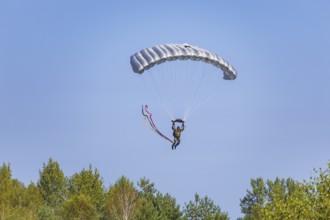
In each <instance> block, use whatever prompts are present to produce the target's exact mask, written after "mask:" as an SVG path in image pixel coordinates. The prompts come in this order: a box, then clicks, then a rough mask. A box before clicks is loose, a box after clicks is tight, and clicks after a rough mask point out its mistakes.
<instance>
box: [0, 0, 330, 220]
mask: <svg viewBox="0 0 330 220" xmlns="http://www.w3.org/2000/svg"><path fill="white" fill-rule="evenodd" d="M329 11H330V3H329V2H327V1H316V2H315V1H314V2H310V1H273V2H267V3H266V2H264V1H252V2H251V1H250V2H243V1H241V2H238V1H235V2H234V1H231V2H229V1H200V2H192V1H189V2H188V1H181V2H178V1H161V2H155V1H98V2H95V1H93V2H91V1H33V0H32V1H15V0H11V1H6V0H4V1H1V2H0V162H1V163H2V162H6V163H10V164H11V167H12V170H13V176H14V177H15V178H18V179H19V180H21V181H23V182H24V183H26V184H28V183H29V182H30V181H34V182H36V181H37V180H38V176H39V173H38V171H39V170H40V169H41V168H42V164H43V163H46V162H47V161H48V158H50V157H52V158H53V159H54V160H56V161H58V162H59V163H60V165H61V168H62V169H63V171H64V172H65V174H66V175H67V176H70V175H72V174H73V173H75V172H79V171H80V170H81V169H82V168H88V166H89V164H92V165H93V167H96V168H97V169H98V170H99V171H100V173H101V175H102V176H103V178H104V182H105V184H106V185H107V186H108V185H110V184H113V183H114V182H115V181H116V180H117V179H118V178H119V177H120V176H122V175H125V176H127V177H128V178H130V179H131V180H132V181H134V182H137V181H138V180H139V178H141V177H144V176H145V177H147V178H149V179H150V180H151V181H153V182H154V183H155V184H156V188H157V189H159V190H160V191H161V192H163V193H166V192H168V193H170V194H171V195H172V196H173V197H175V198H176V199H177V201H178V202H179V203H180V204H184V202H188V201H189V200H191V199H193V195H194V193H195V192H198V193H199V194H200V195H201V196H204V195H208V196H209V197H210V198H211V199H213V200H214V201H215V202H216V203H217V204H219V205H220V206H221V208H222V210H223V211H227V212H229V215H230V216H231V217H232V219H235V218H236V217H239V216H240V215H241V214H240V208H239V199H240V198H242V197H243V196H244V195H245V192H246V190H247V189H248V187H249V182H250V179H251V178H256V177H263V178H266V179H267V178H269V179H274V178H275V177H277V176H278V177H283V178H287V177H292V178H294V179H296V180H302V179H307V178H308V177H309V176H310V175H311V174H312V169H313V168H318V167H325V166H326V164H327V163H328V162H329V159H330V157H329V155H330V148H329V144H330V136H329V130H330V102H329V100H330V67H329V61H330V60H329V58H330V41H329V39H330V26H329V20H330V14H329ZM184 42H187V43H190V44H193V45H198V46H200V47H204V48H207V49H209V50H212V51H214V52H216V53H217V54H219V55H220V56H223V57H224V58H225V59H227V60H228V61H229V62H230V63H231V64H232V65H233V66H234V67H235V68H236V70H237V72H238V77H237V79H236V80H235V81H233V82H231V83H230V84H224V86H223V87H221V88H220V89H219V91H218V92H217V94H216V95H215V98H213V99H212V100H211V101H210V102H208V103H207V104H206V105H205V106H203V107H201V108H200V109H199V110H198V111H197V112H196V113H195V114H194V116H193V117H191V119H190V120H189V121H188V122H187V124H186V125H187V129H186V131H185V132H184V133H183V134H182V143H181V145H180V146H179V147H178V149H177V150H176V151H172V150H171V149H170V144H169V143H168V142H166V141H164V140H163V139H161V138H160V137H158V136H157V135H155V134H153V133H152V132H150V130H148V129H147V128H146V127H145V125H144V123H143V119H142V117H141V109H140V108H141V104H144V103H146V102H148V103H147V104H149V106H152V109H153V114H154V119H155V121H157V124H158V127H159V128H160V130H162V131H163V132H164V133H166V134H167V135H170V134H171V130H170V122H169V120H168V117H167V116H166V115H164V113H163V111H162V109H161V108H160V107H159V106H158V103H157V102H156V101H150V100H152V99H150V97H149V96H148V93H147V92H146V89H145V88H144V87H143V85H142V84H141V81H140V80H139V79H138V76H137V75H136V74H134V73H133V72H132V70H131V67H130V63H129V57H130V56H131V55H132V54H133V53H134V52H136V51H139V50H141V49H143V48H146V47H151V46H153V45H157V44H163V43H184Z"/></svg>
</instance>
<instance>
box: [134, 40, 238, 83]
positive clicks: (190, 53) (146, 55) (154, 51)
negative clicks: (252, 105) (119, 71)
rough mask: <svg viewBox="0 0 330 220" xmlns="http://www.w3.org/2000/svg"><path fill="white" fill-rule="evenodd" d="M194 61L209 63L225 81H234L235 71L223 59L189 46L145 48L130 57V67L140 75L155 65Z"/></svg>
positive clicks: (169, 45)
mask: <svg viewBox="0 0 330 220" xmlns="http://www.w3.org/2000/svg"><path fill="white" fill-rule="evenodd" d="M177 59H180V60H188V59H189V60H195V61H203V62H205V63H210V64H212V65H214V66H215V67H217V68H219V69H221V70H222V71H223V73H224V76H223V78H224V79H226V80H234V79H236V76H237V73H236V70H235V69H234V68H233V67H232V66H231V65H230V64H229V63H228V62H226V61H225V60H224V59H223V58H221V57H219V56H218V55H216V54H215V53H212V52H210V51H208V50H205V49H202V48H199V47H197V46H192V45H189V44H163V45H158V46H154V47H152V48H146V49H143V50H141V51H140V52H138V53H135V54H134V55H132V56H131V66H132V69H133V71H134V72H135V73H139V74H142V73H143V72H144V71H145V70H147V69H150V68H152V67H153V66H154V65H155V64H160V63H163V62H165V61H172V60H177Z"/></svg>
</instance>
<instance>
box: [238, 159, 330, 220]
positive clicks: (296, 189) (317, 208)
mask: <svg viewBox="0 0 330 220" xmlns="http://www.w3.org/2000/svg"><path fill="white" fill-rule="evenodd" d="M315 174H316V176H315V177H311V180H310V181H309V182H306V181H304V182H303V183H299V182H297V181H294V180H292V179H291V178H288V179H279V178H276V179H275V181H270V180H267V181H266V182H265V181H263V180H262V179H261V178H258V179H256V180H251V188H252V190H247V195H246V196H245V197H244V198H243V199H241V204H240V205H241V210H242V213H244V214H245V216H244V218H243V219H330V164H329V165H328V169H326V170H322V169H319V170H315Z"/></svg>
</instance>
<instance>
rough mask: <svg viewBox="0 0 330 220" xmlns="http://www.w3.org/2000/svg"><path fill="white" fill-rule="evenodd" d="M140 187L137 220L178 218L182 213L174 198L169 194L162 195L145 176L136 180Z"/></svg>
mask: <svg viewBox="0 0 330 220" xmlns="http://www.w3.org/2000/svg"><path fill="white" fill-rule="evenodd" d="M138 186H139V188H140V192H139V193H140V199H141V205H140V208H139V211H138V214H137V216H136V219H137V220H143V219H151V220H153V219H170V220H175V219H180V217H181V215H182V213H181V211H180V206H179V205H177V204H176V200H175V198H172V197H171V196H170V195H169V194H165V195H163V194H162V193H160V192H159V191H158V190H157V189H156V188H155V186H154V183H151V182H150V180H148V179H146V178H142V179H140V181H139V182H138Z"/></svg>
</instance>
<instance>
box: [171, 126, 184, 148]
mask: <svg viewBox="0 0 330 220" xmlns="http://www.w3.org/2000/svg"><path fill="white" fill-rule="evenodd" d="M172 130H173V137H174V140H173V144H172V149H176V147H177V146H178V145H179V144H180V136H181V132H182V131H183V130H184V125H183V124H182V127H181V128H180V127H179V128H177V129H175V124H174V123H173V124H172Z"/></svg>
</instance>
